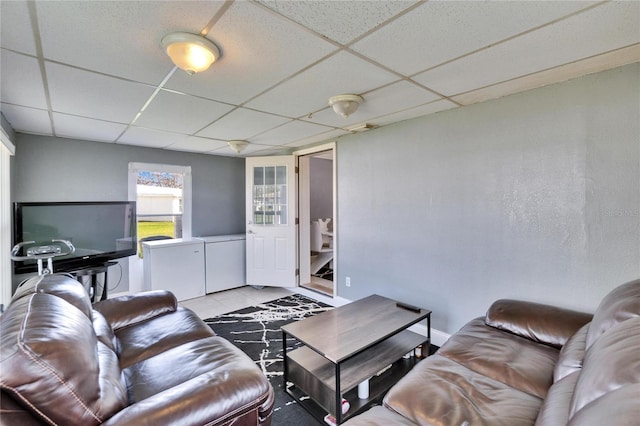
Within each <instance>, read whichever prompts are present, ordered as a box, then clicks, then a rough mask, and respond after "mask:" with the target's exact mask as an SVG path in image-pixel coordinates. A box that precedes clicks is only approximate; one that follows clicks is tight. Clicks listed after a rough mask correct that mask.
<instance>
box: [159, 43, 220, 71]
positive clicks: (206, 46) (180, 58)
mask: <svg viewBox="0 0 640 426" xmlns="http://www.w3.org/2000/svg"><path fill="white" fill-rule="evenodd" d="M161 44H162V47H163V48H164V50H165V51H166V52H167V55H169V57H170V58H171V60H172V61H173V63H174V64H176V66H177V67H178V68H180V69H182V70H184V71H186V72H187V74H190V75H193V74H195V73H197V72H202V71H205V70H207V69H208V68H209V67H210V66H211V64H212V63H213V62H214V61H216V60H217V59H218V58H219V57H220V50H219V49H218V47H217V46H216V45H215V44H213V42H212V41H210V40H208V39H206V38H204V37H202V36H200V35H196V34H190V33H171V34H167V35H166V36H164V37H163V38H162V42H161Z"/></svg>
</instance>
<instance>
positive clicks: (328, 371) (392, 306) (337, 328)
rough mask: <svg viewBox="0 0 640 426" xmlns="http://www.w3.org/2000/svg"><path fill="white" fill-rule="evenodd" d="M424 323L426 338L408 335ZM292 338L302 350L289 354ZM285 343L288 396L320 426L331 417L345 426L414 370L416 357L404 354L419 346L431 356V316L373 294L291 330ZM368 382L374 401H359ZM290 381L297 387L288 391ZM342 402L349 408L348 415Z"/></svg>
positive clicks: (290, 326) (293, 325) (285, 330)
mask: <svg viewBox="0 0 640 426" xmlns="http://www.w3.org/2000/svg"><path fill="white" fill-rule="evenodd" d="M422 320H426V321H427V336H426V337H425V336H423V335H421V334H417V333H414V332H412V331H409V330H407V329H408V328H409V327H410V326H412V325H413V324H416V323H418V322H419V321H422ZM287 336H291V337H293V338H295V339H297V340H298V341H300V342H301V343H302V346H301V347H299V348H298V349H295V350H292V351H290V352H287ZM282 340H283V343H282V344H283V346H284V386H285V389H286V391H287V393H289V394H290V395H291V396H292V397H293V398H294V399H296V400H297V401H298V403H299V404H300V405H302V406H303V407H304V408H306V409H307V410H308V411H310V412H311V414H313V415H314V416H316V417H317V418H318V419H320V420H321V421H322V419H323V417H324V415H325V414H326V413H327V412H328V413H330V414H332V415H333V416H335V418H336V422H337V423H338V424H340V423H342V422H343V421H344V420H346V419H348V418H349V417H351V416H354V415H356V414H358V413H360V412H362V411H364V410H365V409H366V408H368V407H369V406H370V405H371V404H373V403H374V402H376V401H379V400H380V398H382V396H383V395H384V394H385V393H386V391H387V390H388V389H389V388H390V387H391V386H392V385H393V384H395V383H396V382H397V381H398V379H399V378H400V377H402V376H403V375H404V374H406V373H407V372H408V371H409V370H410V369H411V368H412V367H413V365H414V364H415V357H410V358H407V359H404V358H403V356H404V355H405V354H407V353H411V352H413V349H414V348H416V347H417V346H419V345H422V347H423V348H425V350H426V351H428V348H429V345H430V343H431V311H429V310H427V309H420V308H416V307H413V306H407V305H402V304H400V303H398V302H396V301H395V300H391V299H388V298H386V297H383V296H379V295H376V294H374V295H372V296H368V297H366V298H364V299H360V300H357V301H355V302H353V303H349V304H347V305H344V306H341V307H339V308H335V309H332V310H330V311H327V312H323V313H321V314H319V315H315V316H313V317H310V318H307V319H304V320H302V321H296V322H293V323H291V324H287V325H285V326H283V327H282ZM425 353H426V352H425ZM389 365H391V368H389V369H388V370H386V371H385V372H384V373H382V374H380V375H377V373H379V372H380V371H381V370H383V369H385V368H386V367H388V366H389ZM369 378H371V380H370V383H369V384H370V390H369V397H368V398H366V399H360V398H359V397H358V392H357V391H358V384H359V383H361V382H363V381H365V380H367V379H369ZM287 381H289V382H291V383H293V386H292V387H290V388H287ZM304 395H308V396H309V397H310V399H303V398H302V397H303V396H304ZM343 397H344V398H346V399H347V400H348V401H349V404H350V409H349V411H348V412H347V413H346V414H344V415H343V414H342V410H341V407H342V403H341V401H342V398H343Z"/></svg>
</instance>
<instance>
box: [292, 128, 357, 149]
mask: <svg viewBox="0 0 640 426" xmlns="http://www.w3.org/2000/svg"><path fill="white" fill-rule="evenodd" d="M348 134H350V132H347V131H345V130H340V129H334V130H329V131H328V132H324V133H319V134H317V135H313V136H309V137H306V138H304V139H300V140H297V141H295V142H292V143H289V144H287V146H291V147H302V146H305V145H310V144H312V143H318V142H324V141H329V140H335V139H336V138H338V137H340V136H344V135H348Z"/></svg>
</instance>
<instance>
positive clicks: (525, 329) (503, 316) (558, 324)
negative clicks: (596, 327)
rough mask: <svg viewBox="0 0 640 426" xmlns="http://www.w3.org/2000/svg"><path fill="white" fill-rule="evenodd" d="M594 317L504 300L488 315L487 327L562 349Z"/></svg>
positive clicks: (553, 307)
mask: <svg viewBox="0 0 640 426" xmlns="http://www.w3.org/2000/svg"><path fill="white" fill-rule="evenodd" d="M589 321H591V315H590V314H585V313H582V312H577V311H572V310H569V309H563V308H558V307H555V306H550V305H542V304H539V303H532V302H525V301H521V300H509V299H501V300H497V301H495V302H494V303H493V304H492V305H491V306H490V307H489V310H488V311H487V315H486V321H485V322H486V324H487V325H489V326H491V327H495V328H498V329H500V330H505V331H508V332H510V333H513V334H516V335H518V336H522V337H526V338H527V339H529V340H533V341H534V342H539V343H544V344H546V345H551V346H554V347H556V348H561V347H562V345H564V344H565V342H566V341H567V339H569V337H571V336H572V335H573V334H574V333H575V332H576V330H578V329H579V328H580V327H582V326H583V325H584V324H586V323H588V322H589Z"/></svg>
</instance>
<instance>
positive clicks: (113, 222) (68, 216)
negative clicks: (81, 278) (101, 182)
mask: <svg viewBox="0 0 640 426" xmlns="http://www.w3.org/2000/svg"><path fill="white" fill-rule="evenodd" d="M136 228H137V227H136V203H135V202H134V201H115V202H103V201H102V202H59V203H55V202H54V203H15V210H14V235H13V236H14V244H17V243H20V242H25V241H35V242H36V243H42V244H43V245H46V244H47V243H50V242H51V240H68V241H70V242H71V243H72V244H73V245H74V246H75V249H76V250H75V252H74V253H71V254H68V255H65V256H59V257H54V258H53V270H54V272H70V271H74V270H77V269H82V268H85V267H91V266H96V265H101V264H104V263H105V262H108V261H109V260H112V259H117V258H120V257H126V256H132V255H135V254H136V253H137V244H136V240H137V231H136ZM14 265H15V266H14V271H15V273H16V274H18V273H26V272H33V271H36V270H37V263H36V260H26V261H22V262H14Z"/></svg>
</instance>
